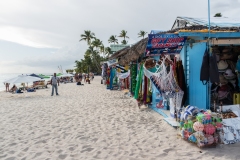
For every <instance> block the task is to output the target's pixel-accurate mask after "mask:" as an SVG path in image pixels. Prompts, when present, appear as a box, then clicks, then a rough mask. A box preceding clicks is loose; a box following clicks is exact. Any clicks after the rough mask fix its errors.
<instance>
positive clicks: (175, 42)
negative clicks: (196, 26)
mask: <svg viewBox="0 0 240 160" xmlns="http://www.w3.org/2000/svg"><path fill="white" fill-rule="evenodd" d="M186 39H187V37H180V36H179V35H178V34H149V35H148V43H147V47H146V56H157V55H161V54H177V53H180V52H181V50H182V47H183V45H184V43H185V41H186Z"/></svg>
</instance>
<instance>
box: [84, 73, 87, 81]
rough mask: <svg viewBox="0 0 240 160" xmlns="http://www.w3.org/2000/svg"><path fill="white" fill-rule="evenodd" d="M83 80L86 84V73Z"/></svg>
mask: <svg viewBox="0 0 240 160" xmlns="http://www.w3.org/2000/svg"><path fill="white" fill-rule="evenodd" d="M83 78H84V82H85V83H86V78H87V76H86V73H85V74H84V76H83Z"/></svg>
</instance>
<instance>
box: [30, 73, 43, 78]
mask: <svg viewBox="0 0 240 160" xmlns="http://www.w3.org/2000/svg"><path fill="white" fill-rule="evenodd" d="M29 76H32V77H37V78H41V79H43V77H42V76H39V75H36V74H34V73H33V74H30V75H29Z"/></svg>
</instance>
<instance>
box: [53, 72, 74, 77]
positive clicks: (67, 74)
mask: <svg viewBox="0 0 240 160" xmlns="http://www.w3.org/2000/svg"><path fill="white" fill-rule="evenodd" d="M72 76H73V75H72V74H69V73H64V74H62V75H59V76H57V77H72Z"/></svg>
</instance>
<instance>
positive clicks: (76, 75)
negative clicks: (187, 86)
mask: <svg viewBox="0 0 240 160" xmlns="http://www.w3.org/2000/svg"><path fill="white" fill-rule="evenodd" d="M74 78H75V81H76V82H78V74H77V73H76V74H75V76H74Z"/></svg>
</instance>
